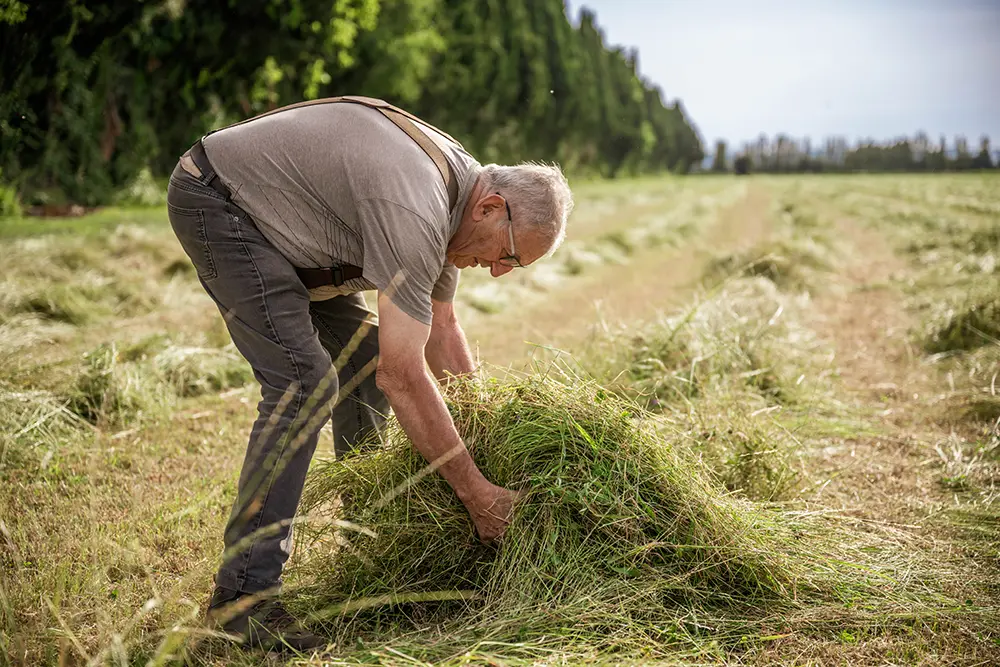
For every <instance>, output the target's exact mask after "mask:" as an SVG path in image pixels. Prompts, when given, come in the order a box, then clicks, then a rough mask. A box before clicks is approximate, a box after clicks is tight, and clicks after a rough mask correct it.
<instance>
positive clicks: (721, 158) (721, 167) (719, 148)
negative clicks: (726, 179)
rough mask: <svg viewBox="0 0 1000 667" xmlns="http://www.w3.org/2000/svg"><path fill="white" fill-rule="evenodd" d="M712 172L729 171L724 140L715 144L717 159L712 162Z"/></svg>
mask: <svg viewBox="0 0 1000 667" xmlns="http://www.w3.org/2000/svg"><path fill="white" fill-rule="evenodd" d="M712 171H715V172H725V171H729V167H728V165H727V164H726V142H725V141H724V140H723V139H719V140H718V141H716V142H715V159H714V160H712Z"/></svg>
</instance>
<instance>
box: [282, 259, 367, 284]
mask: <svg viewBox="0 0 1000 667" xmlns="http://www.w3.org/2000/svg"><path fill="white" fill-rule="evenodd" d="M295 273H297V274H299V280H301V281H302V284H303V285H305V286H306V289H316V288H317V287H326V286H327V285H333V286H334V287H340V286H341V285H343V284H344V283H345V282H347V281H348V280H354V279H356V278H360V277H361V267H360V266H354V265H353V264H341V265H340V266H334V267H331V268H329V269H299V268H296V269H295Z"/></svg>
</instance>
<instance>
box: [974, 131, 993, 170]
mask: <svg viewBox="0 0 1000 667" xmlns="http://www.w3.org/2000/svg"><path fill="white" fill-rule="evenodd" d="M972 168H973V169H992V168H993V156H992V155H990V138H989V137H988V136H986V135H985V134H984V135H983V136H982V137H980V139H979V155H977V156H976V157H975V158H973V160H972Z"/></svg>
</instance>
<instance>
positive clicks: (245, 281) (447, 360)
mask: <svg viewBox="0 0 1000 667" xmlns="http://www.w3.org/2000/svg"><path fill="white" fill-rule="evenodd" d="M572 205H573V202H572V196H571V194H570V190H569V187H568V185H567V183H566V179H565V178H564V177H563V175H562V173H561V172H560V171H559V169H558V168H557V167H549V166H541V165H534V164H524V165H519V166H513V167H507V166H500V165H494V164H490V165H486V166H481V165H480V164H479V163H477V162H476V160H475V159H473V158H472V157H471V156H470V155H469V154H468V153H467V152H465V150H464V149H463V148H462V147H461V145H459V144H458V142H456V141H455V140H453V139H452V138H451V137H449V136H448V135H446V134H444V133H443V132H441V131H439V130H437V129H435V128H433V127H431V126H429V125H427V124H426V123H423V122H422V121H420V120H419V119H417V118H415V117H414V116H411V115H410V114H407V113H406V112H404V111H401V110H399V109H396V108H395V107H391V106H390V105H388V104H386V103H385V102H382V101H381V100H374V99H371V98H360V97H345V98H331V99H327V100H317V101H314V102H307V103H303V104H298V105H292V106H290V107H284V108H282V109H278V110H276V111H272V112H269V113H266V114H263V115H262V116H257V117H256V118H252V119H250V120H248V121H244V122H242V123H238V124H236V125H232V126H229V127H227V128H224V129H222V130H219V131H216V132H214V133H211V134H210V135H208V136H207V137H205V138H204V139H203V140H201V141H199V142H198V143H197V144H195V146H194V147H192V149H191V150H190V151H188V152H187V153H185V154H184V156H182V157H181V160H180V162H179V163H178V166H177V168H176V169H175V170H174V173H173V175H172V176H171V179H170V186H169V190H168V196H167V206H168V213H169V217H170V222H171V225H172V226H173V229H174V231H175V233H176V235H177V237H178V239H179V240H180V242H181V245H182V246H183V248H184V250H185V252H187V254H188V256H189V257H190V258H191V261H192V262H193V263H194V265H195V268H196V269H197V273H198V277H199V278H200V280H201V283H202V285H203V286H204V288H205V290H206V291H207V292H208V294H209V295H210V296H211V297H212V299H213V300H214V301H215V302H216V304H217V305H218V307H219V309H220V311H221V312H222V315H223V317H224V318H225V321H226V324H227V326H228V328H229V332H230V334H231V335H232V338H233V342H234V343H235V344H236V347H237V348H238V349H239V350H240V352H241V353H242V354H243V355H244V356H245V357H246V358H247V360H248V361H249V362H250V364H251V366H252V367H253V370H254V375H255V377H256V378H257V380H258V381H259V382H260V385H261V400H260V402H259V403H258V406H257V410H258V415H257V419H256V422H255V423H254V425H253V428H252V430H251V433H250V441H249V445H248V447H247V452H246V458H245V460H244V462H243V469H242V471H241V473H240V478H239V485H238V493H237V498H236V501H235V503H234V505H233V510H232V514H231V516H230V518H229V522H228V524H227V527H226V532H225V546H226V550H225V552H224V554H223V563H222V565H221V568H220V570H219V572H218V574H217V575H216V578H215V583H216V589H215V592H214V593H213V595H212V599H211V601H210V603H209V616H210V617H211V618H213V619H214V621H215V622H216V623H218V624H219V625H221V627H222V628H223V629H224V630H226V631H228V632H231V633H233V634H235V635H239V636H240V637H241V638H242V639H243V640H244V641H245V642H246V643H248V644H250V645H254V646H260V647H274V648H280V647H290V648H295V649H305V648H311V647H315V646H318V645H320V644H321V643H322V642H321V640H320V639H319V638H318V637H316V636H315V635H313V634H311V633H309V632H308V631H307V630H305V629H304V628H302V627H301V626H299V625H298V624H297V623H296V622H295V620H294V619H292V618H291V617H290V616H289V615H288V613H287V612H286V611H285V610H284V608H283V607H282V605H281V603H280V601H279V600H278V599H277V596H276V592H277V590H278V588H279V586H280V583H279V582H280V576H281V571H282V567H283V566H284V563H285V561H286V560H287V558H288V555H289V553H290V550H291V538H292V526H291V524H292V519H293V517H294V515H295V511H296V508H297V506H298V503H299V499H300V496H301V494H302V488H303V483H304V480H305V476H306V471H307V469H308V467H309V461H310V459H311V458H312V455H313V451H314V450H315V448H316V442H317V438H318V432H319V430H320V429H321V428H322V426H323V425H324V423H325V422H326V421H329V420H330V419H331V418H332V424H333V432H334V439H335V449H336V452H337V453H338V454H342V453H344V452H346V451H348V450H350V449H351V448H352V447H353V446H354V445H355V444H357V443H359V442H360V441H361V440H363V439H364V438H366V437H367V436H368V435H369V434H371V433H372V432H373V431H375V430H376V429H377V428H379V426H380V425H381V424H382V421H383V420H384V415H385V413H386V412H387V411H388V409H389V407H391V408H392V410H393V411H394V413H395V415H396V418H397V419H398V420H399V423H400V424H401V425H402V427H403V428H404V429H405V431H406V433H407V435H408V436H409V437H410V439H411V441H412V442H413V444H414V446H415V447H416V448H417V449H418V450H419V451H420V453H421V454H422V455H423V456H424V457H425V458H426V459H427V460H428V461H430V462H437V463H438V464H440V467H438V472H439V473H440V474H441V475H442V476H443V477H444V478H445V479H446V480H447V481H448V483H449V484H450V485H451V487H452V488H453V489H454V491H455V494H456V495H457V496H458V498H459V499H460V500H461V501H462V503H463V504H464V505H465V507H466V508H467V509H468V511H469V515H470V516H471V518H472V521H473V523H474V524H475V527H476V530H477V532H478V534H479V536H480V538H481V539H483V540H484V541H490V540H493V539H496V538H497V537H499V536H500V535H501V534H502V533H503V531H504V529H505V527H506V524H507V521H508V520H509V517H510V514H511V511H512V507H513V502H514V498H515V496H514V493H513V492H512V491H510V490H507V489H504V488H501V487H499V486H496V485H494V484H491V483H490V482H489V481H488V480H487V479H486V478H485V477H484V476H483V475H482V473H481V472H480V471H479V469H478V468H477V467H476V464H475V463H474V462H473V460H472V458H471V456H470V455H469V453H468V451H467V450H466V449H465V446H464V444H463V443H462V440H461V439H460V437H459V434H458V432H457V431H456V429H455V426H454V423H453V422H452V419H451V416H450V415H449V413H448V410H447V409H446V406H445V403H444V401H443V400H442V398H441V395H440V393H439V391H438V388H437V385H436V384H435V382H434V380H433V379H432V378H431V377H430V375H428V373H427V369H428V367H429V368H430V371H431V372H432V373H433V375H434V376H435V377H436V378H437V379H438V380H440V381H444V380H446V379H447V378H448V377H449V376H453V375H462V374H466V373H470V372H472V371H473V370H474V365H473V360H472V355H471V354H470V352H469V346H468V344H467V342H466V339H465V334H464V333H463V332H462V328H461V326H460V325H459V323H458V320H457V319H456V316H455V311H454V308H453V305H452V300H453V298H454V295H455V290H456V287H457V283H458V269H463V268H469V267H475V266H480V267H484V268H489V270H490V273H491V275H492V276H493V277H495V278H499V277H500V276H502V275H504V274H505V273H508V272H509V271H511V270H512V269H514V268H516V267H521V266H526V265H528V264H531V263H532V262H534V261H535V260H537V259H539V258H541V257H544V256H546V255H547V254H548V253H551V252H552V251H553V250H554V249H555V248H556V247H557V246H558V245H559V244H560V243H561V241H562V239H563V236H564V233H565V232H564V230H565V224H566V218H567V216H568V215H569V212H570V210H571V209H572ZM370 289H375V290H378V321H377V324H376V322H375V318H374V315H373V313H371V312H370V311H369V310H368V309H367V307H366V305H365V301H364V299H363V298H362V296H361V294H360V292H362V291H363V290H370ZM376 367H377V368H376ZM373 371H374V372H373Z"/></svg>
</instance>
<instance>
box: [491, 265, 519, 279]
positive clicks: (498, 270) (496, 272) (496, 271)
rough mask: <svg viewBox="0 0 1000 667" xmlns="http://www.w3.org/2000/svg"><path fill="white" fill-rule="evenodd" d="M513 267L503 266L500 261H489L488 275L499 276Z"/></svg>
mask: <svg viewBox="0 0 1000 667" xmlns="http://www.w3.org/2000/svg"><path fill="white" fill-rule="evenodd" d="M513 268H514V267H512V266H504V265H503V264H501V263H500V262H491V263H490V275H492V276H493V277H494V278H499V277H500V276H502V275H503V274H505V273H509V272H510V271H511V269H513Z"/></svg>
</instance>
